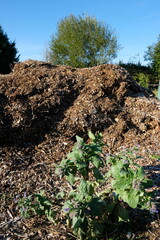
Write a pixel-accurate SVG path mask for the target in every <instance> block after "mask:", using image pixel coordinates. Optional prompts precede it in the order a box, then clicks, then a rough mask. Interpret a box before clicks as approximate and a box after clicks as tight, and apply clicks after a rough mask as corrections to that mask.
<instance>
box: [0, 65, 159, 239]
mask: <svg viewBox="0 0 160 240" xmlns="http://www.w3.org/2000/svg"><path fill="white" fill-rule="evenodd" d="M88 130H91V131H92V132H93V133H95V132H96V131H99V132H101V133H102V134H103V138H104V142H105V143H106V144H107V147H106V149H105V151H106V152H109V153H111V152H116V151H118V150H119V149H120V148H122V147H133V146H136V145H139V150H140V153H141V155H142V156H143V157H144V159H145V160H144V162H141V164H143V165H145V166H149V165H150V166H152V165H155V166H157V162H156V160H154V159H152V160H151V159H148V157H149V156H150V155H155V154H156V155H158V154H159V155H160V144H159V142H160V101H159V100H157V99H156V98H155V97H153V95H152V94H151V93H150V92H148V91H147V90H146V89H144V88H142V87H140V86H139V85H138V84H137V83H136V82H135V81H134V80H133V79H132V77H131V76H130V75H129V73H128V72H127V71H126V70H125V69H124V68H122V67H120V66H118V65H110V64H107V65H100V66H95V67H92V68H82V69H78V68H71V67H68V66H58V65H52V64H50V63H47V62H41V61H33V60H28V61H25V62H20V63H16V64H15V66H14V68H13V71H12V72H11V73H10V74H7V75H0V181H1V182H0V194H1V196H0V201H1V208H0V222H2V225H0V233H1V232H2V234H1V235H0V236H2V235H3V236H5V237H7V236H8V238H7V239H43V237H44V236H43V234H45V237H46V238H44V239H64V238H60V236H58V237H57V238H56V237H55V236H56V234H55V233H54V234H53V233H52V232H51V230H46V228H45V233H44V232H43V230H42V229H38V227H35V225H34V224H36V223H35V221H33V223H32V229H34V230H33V231H31V230H29V229H30V227H28V226H27V227H26V226H25V227H24V224H23V223H22V222H19V221H18V220H16V219H17V216H18V211H17V209H16V203H15V202H14V201H13V199H15V198H18V197H20V196H23V194H24V193H26V194H27V195H29V194H31V193H33V192H37V191H40V190H41V189H44V190H46V191H47V192H48V194H52V193H53V188H54V185H55V184H56V180H55V181H54V164H55V163H57V162H59V161H61V160H62V158H63V157H65V156H66V154H67V153H68V152H69V151H70V150H71V149H72V147H73V144H74V142H75V140H76V135H79V136H81V137H83V138H85V140H87V132H88ZM156 170H157V169H156ZM158 171H159V170H158ZM25 224H26V223H25ZM30 224H31V223H30ZM62 232H63V231H62ZM7 234H8V235H7ZM29 234H30V235H29ZM36 234H37V235H36ZM47 234H48V235H47ZM51 234H52V235H51ZM39 235H40V237H39V238H38V236H39ZM62 235H63V234H62ZM47 236H48V238H47ZM49 236H51V238H49ZM53 236H54V237H53ZM25 237H26V238H25ZM1 239H3V238H1ZM4 239H6V238H4ZM152 239H153V238H152Z"/></svg>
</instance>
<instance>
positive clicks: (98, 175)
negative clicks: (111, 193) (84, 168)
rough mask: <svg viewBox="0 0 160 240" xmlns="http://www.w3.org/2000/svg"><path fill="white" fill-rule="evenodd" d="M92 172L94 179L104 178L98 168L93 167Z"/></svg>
mask: <svg viewBox="0 0 160 240" xmlns="http://www.w3.org/2000/svg"><path fill="white" fill-rule="evenodd" d="M93 173H94V177H95V178H96V180H97V181H98V180H104V177H103V175H102V174H101V172H100V171H99V169H98V168H93Z"/></svg>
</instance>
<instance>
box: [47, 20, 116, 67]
mask: <svg viewBox="0 0 160 240" xmlns="http://www.w3.org/2000/svg"><path fill="white" fill-rule="evenodd" d="M119 49H120V46H119V44H118V41H117V37H116V34H115V33H114V31H112V30H111V29H110V28H109V26H108V25H105V24H104V23H102V22H98V21H97V20H96V19H95V18H91V17H88V16H87V17H85V16H82V17H81V16H78V17H75V16H74V15H70V16H68V17H65V18H64V19H62V20H61V21H60V22H59V24H58V30H57V33H56V34H54V35H53V36H52V38H51V41H50V43H49V49H48V54H47V58H46V59H47V60H49V61H51V62H53V63H54V64H60V65H69V66H72V67H92V66H95V65H99V64H104V63H108V62H111V60H112V59H114V58H115V57H116V56H117V51H118V50H119Z"/></svg>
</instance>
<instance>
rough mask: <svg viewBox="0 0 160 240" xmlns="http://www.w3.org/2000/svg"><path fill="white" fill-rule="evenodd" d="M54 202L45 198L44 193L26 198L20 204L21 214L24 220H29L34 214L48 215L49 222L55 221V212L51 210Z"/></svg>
mask: <svg viewBox="0 0 160 240" xmlns="http://www.w3.org/2000/svg"><path fill="white" fill-rule="evenodd" d="M52 205H53V204H52V202H51V201H50V200H49V199H48V198H47V197H46V196H45V194H44V191H41V192H40V193H37V194H34V195H30V196H28V197H26V196H24V197H23V198H22V199H20V201H19V202H18V206H19V209H20V212H21V214H22V216H23V217H24V218H29V217H31V216H33V214H38V215H40V216H42V215H46V217H47V218H48V220H49V221H52V222H53V221H55V212H54V211H53V210H52V209H51V207H52Z"/></svg>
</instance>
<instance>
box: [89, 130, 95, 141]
mask: <svg viewBox="0 0 160 240" xmlns="http://www.w3.org/2000/svg"><path fill="white" fill-rule="evenodd" d="M88 136H89V138H90V139H92V140H95V135H94V134H93V133H92V132H91V131H89V132H88Z"/></svg>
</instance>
